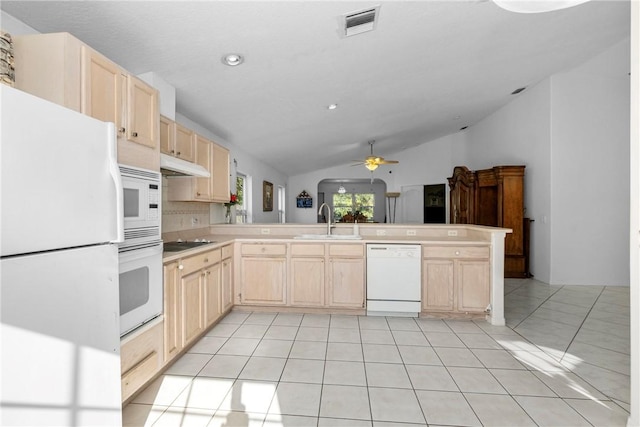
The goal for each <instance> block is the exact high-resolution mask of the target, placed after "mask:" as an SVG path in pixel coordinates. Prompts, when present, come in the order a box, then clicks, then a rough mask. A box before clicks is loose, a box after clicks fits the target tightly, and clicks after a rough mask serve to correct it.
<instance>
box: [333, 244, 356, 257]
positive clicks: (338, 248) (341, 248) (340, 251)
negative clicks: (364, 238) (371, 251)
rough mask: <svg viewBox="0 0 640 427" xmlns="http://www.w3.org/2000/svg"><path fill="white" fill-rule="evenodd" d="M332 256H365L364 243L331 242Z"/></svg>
mask: <svg viewBox="0 0 640 427" xmlns="http://www.w3.org/2000/svg"><path fill="white" fill-rule="evenodd" d="M329 255H330V256H358V257H361V256H364V245H362V244H351V245H349V244H347V245H345V244H342V245H341V244H331V245H329Z"/></svg>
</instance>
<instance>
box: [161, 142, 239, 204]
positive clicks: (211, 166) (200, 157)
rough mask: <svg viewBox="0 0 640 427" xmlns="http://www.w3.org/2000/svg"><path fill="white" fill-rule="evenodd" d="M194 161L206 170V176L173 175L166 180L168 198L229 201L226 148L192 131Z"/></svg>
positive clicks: (227, 153) (186, 200)
mask: <svg viewBox="0 0 640 427" xmlns="http://www.w3.org/2000/svg"><path fill="white" fill-rule="evenodd" d="M194 140H195V152H196V153H195V163H197V164H199V165H200V166H202V167H203V168H205V169H206V170H208V171H209V173H210V174H211V176H210V177H209V178H192V177H172V178H171V179H170V180H169V182H168V183H167V190H168V191H167V198H168V200H170V201H183V202H218V203H226V202H228V201H229V191H230V190H229V188H230V187H229V150H227V149H226V148H225V147H222V146H221V145H218V144H216V143H215V142H212V141H209V140H208V139H206V138H204V137H202V136H201V135H198V134H195V138H194Z"/></svg>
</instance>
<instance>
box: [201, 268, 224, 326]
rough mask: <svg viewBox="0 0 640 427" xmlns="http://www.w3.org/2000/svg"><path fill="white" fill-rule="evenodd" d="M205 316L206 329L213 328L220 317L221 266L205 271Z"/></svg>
mask: <svg viewBox="0 0 640 427" xmlns="http://www.w3.org/2000/svg"><path fill="white" fill-rule="evenodd" d="M205 273H206V275H207V276H206V279H205V287H204V315H205V321H204V323H205V327H208V326H211V325H212V324H213V322H215V321H216V320H218V318H219V317H220V279H221V264H220V263H218V264H214V265H212V266H210V267H207V269H206V270H205Z"/></svg>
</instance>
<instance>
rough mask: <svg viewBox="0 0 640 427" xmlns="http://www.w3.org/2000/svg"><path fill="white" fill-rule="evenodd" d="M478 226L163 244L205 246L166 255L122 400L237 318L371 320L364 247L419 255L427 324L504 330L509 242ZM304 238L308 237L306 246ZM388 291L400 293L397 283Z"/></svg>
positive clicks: (314, 230)
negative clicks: (415, 249) (160, 299)
mask: <svg viewBox="0 0 640 427" xmlns="http://www.w3.org/2000/svg"><path fill="white" fill-rule="evenodd" d="M510 232H511V230H510V229H505V228H495V227H485V226H477V225H422V224H404V225H402V224H360V226H359V236H358V237H356V236H353V226H352V225H350V224H337V225H336V226H335V227H333V230H332V237H329V238H327V237H325V236H323V234H324V233H326V225H323V224H318V225H315V224H314V225H305V224H241V225H236V224H221V225H211V226H209V227H205V228H198V229H191V230H182V231H177V232H169V233H164V234H163V239H164V240H165V241H174V240H178V239H181V240H188V241H193V240H195V239H199V240H201V239H205V240H206V241H210V242H211V243H205V244H200V245H197V246H196V247H192V248H190V249H185V250H181V251H176V252H168V251H165V253H164V256H163V263H164V313H163V316H161V317H160V318H159V319H156V320H154V321H152V322H149V324H147V325H145V326H143V327H141V328H139V330H138V331H135V332H134V333H132V334H131V336H127V337H125V339H124V340H123V346H122V361H123V362H122V374H123V377H122V382H123V400H124V401H128V400H130V399H131V398H132V397H133V396H135V393H136V391H137V390H140V389H141V388H142V387H143V386H144V385H145V384H147V383H148V382H149V381H151V380H152V379H153V378H155V377H156V376H157V375H159V374H160V372H162V371H163V370H164V369H165V368H166V367H168V366H169V365H170V364H171V362H172V361H173V360H176V357H178V356H179V355H181V354H183V353H184V352H186V351H187V350H188V348H190V347H191V346H192V345H193V344H194V343H195V342H197V340H198V339H199V338H200V337H202V336H203V335H204V334H205V333H206V332H207V331H208V330H209V329H210V328H211V327H212V326H213V325H214V324H216V323H217V321H219V320H220V319H222V317H223V316H224V315H225V314H227V313H228V312H229V311H230V310H232V309H234V310H252V311H293V312H318V313H320V312H322V313H342V314H353V315H364V314H365V313H366V307H365V304H366V280H367V278H366V256H365V254H366V245H367V244H368V243H384V244H412V245H419V246H420V248H421V252H422V256H421V261H422V272H421V278H422V284H421V289H422V298H421V300H422V301H421V313H420V316H425V317H448V318H451V317H455V318H476V319H477V318H484V319H486V320H487V321H488V322H489V323H491V324H492V325H504V324H505V319H504V295H503V290H504V273H503V272H504V240H505V236H506V234H507V233H510ZM303 236H304V237H303ZM389 286H393V283H390V284H389Z"/></svg>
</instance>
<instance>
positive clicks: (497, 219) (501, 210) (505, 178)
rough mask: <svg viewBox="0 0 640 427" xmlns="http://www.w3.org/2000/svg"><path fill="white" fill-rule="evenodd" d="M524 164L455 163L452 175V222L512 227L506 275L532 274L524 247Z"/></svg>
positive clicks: (508, 239) (506, 239)
mask: <svg viewBox="0 0 640 427" xmlns="http://www.w3.org/2000/svg"><path fill="white" fill-rule="evenodd" d="M524 170H525V166H495V167H493V168H490V169H483V170H478V171H475V172H472V171H469V169H467V168H466V167H464V166H456V167H455V168H454V173H453V176H452V177H451V178H449V186H450V189H451V193H450V197H451V223H452V224H479V225H488V226H493V227H504V228H510V229H512V230H513V231H512V233H509V234H507V236H506V238H505V251H504V252H505V263H504V276H505V277H531V273H530V272H529V271H528V265H529V262H528V259H527V256H528V253H529V248H525V243H528V242H529V240H528V239H525V229H524V227H525V220H526V219H525V218H524Z"/></svg>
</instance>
